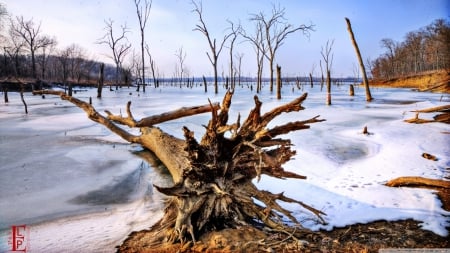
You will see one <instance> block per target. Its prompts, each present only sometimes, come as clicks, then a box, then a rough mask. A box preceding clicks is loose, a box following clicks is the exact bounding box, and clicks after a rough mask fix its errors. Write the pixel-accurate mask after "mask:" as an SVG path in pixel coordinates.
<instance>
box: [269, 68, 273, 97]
mask: <svg viewBox="0 0 450 253" xmlns="http://www.w3.org/2000/svg"><path fill="white" fill-rule="evenodd" d="M270 92H273V60H270Z"/></svg>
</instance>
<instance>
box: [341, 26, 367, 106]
mask: <svg viewBox="0 0 450 253" xmlns="http://www.w3.org/2000/svg"><path fill="white" fill-rule="evenodd" d="M345 21H346V22H347V30H348V32H349V34H350V39H351V41H352V44H353V47H354V48H355V51H356V57H357V58H358V62H359V67H360V69H361V73H362V78H363V83H364V87H365V89H366V101H372V95H371V94H370V88H369V80H368V79H367V75H366V68H365V67H364V62H363V60H362V57H361V53H360V52H359V47H358V44H357V43H356V40H355V35H354V34H353V30H352V25H351V23H350V19H348V18H345Z"/></svg>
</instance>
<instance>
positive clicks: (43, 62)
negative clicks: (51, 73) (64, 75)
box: [39, 38, 57, 79]
mask: <svg viewBox="0 0 450 253" xmlns="http://www.w3.org/2000/svg"><path fill="white" fill-rule="evenodd" d="M56 44H57V42H56V39H55V38H50V40H49V44H48V45H47V46H45V47H42V48H41V49H42V50H41V54H40V55H39V58H40V61H39V64H40V67H41V79H45V77H46V76H45V72H46V67H47V62H48V56H49V54H50V52H51V51H53V50H54V47H55V46H56Z"/></svg>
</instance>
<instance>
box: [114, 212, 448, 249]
mask: <svg viewBox="0 0 450 253" xmlns="http://www.w3.org/2000/svg"><path fill="white" fill-rule="evenodd" d="M145 233H146V231H140V232H135V233H133V234H132V235H130V237H129V238H128V239H127V240H126V241H125V242H124V243H123V244H122V245H121V246H120V247H119V248H118V252H146V253H156V252H189V253H190V252H216V253H225V252H378V250H379V249H384V248H416V249H420V248H450V240H449V237H441V236H439V235H436V234H434V233H432V232H430V231H426V230H422V229H421V228H420V226H419V222H417V221H414V220H405V221H395V222H388V221H376V222H372V223H369V224H355V225H351V226H347V227H344V228H336V229H333V230H332V231H320V232H315V233H313V232H312V233H307V234H305V237H304V238H298V239H294V238H292V237H290V236H289V235H287V234H284V233H280V232H272V233H264V232H262V231H259V230H257V229H255V228H252V227H241V228H238V229H225V230H222V231H220V232H211V233H209V234H207V235H204V236H203V237H202V238H200V239H201V241H200V242H197V243H196V244H195V245H192V244H186V245H182V244H175V245H164V244H160V245H146V244H145V241H146V240H145Z"/></svg>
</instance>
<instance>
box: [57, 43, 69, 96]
mask: <svg viewBox="0 0 450 253" xmlns="http://www.w3.org/2000/svg"><path fill="white" fill-rule="evenodd" d="M71 50H72V48H71V47H70V46H69V47H67V48H65V49H64V50H61V51H60V53H59V57H58V59H59V62H60V70H59V73H60V80H61V82H62V83H63V84H64V89H65V87H66V85H68V86H69V93H68V96H72V84H71V83H70V82H69V83H68V78H69V58H70V56H71V54H72V53H71Z"/></svg>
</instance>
